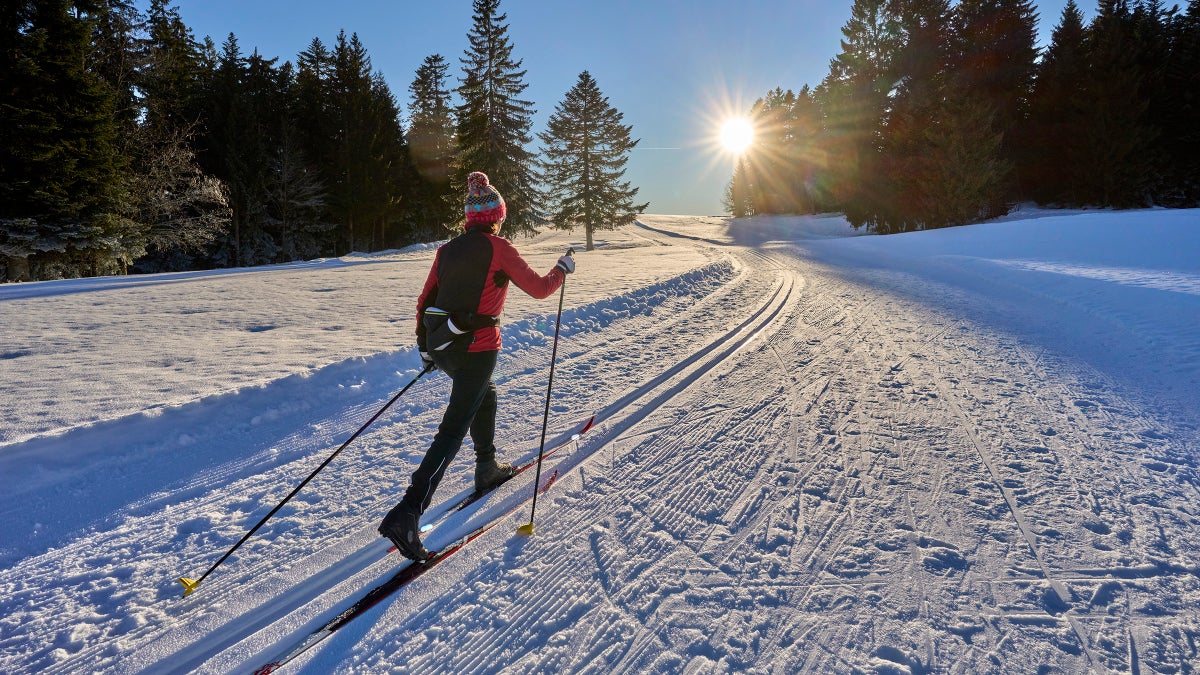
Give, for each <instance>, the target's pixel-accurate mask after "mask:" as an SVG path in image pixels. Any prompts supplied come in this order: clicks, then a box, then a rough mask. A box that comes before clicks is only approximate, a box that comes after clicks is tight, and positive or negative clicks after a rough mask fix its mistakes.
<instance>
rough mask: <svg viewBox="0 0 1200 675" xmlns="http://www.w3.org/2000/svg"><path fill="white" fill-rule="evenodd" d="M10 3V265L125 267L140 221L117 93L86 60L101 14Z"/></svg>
mask: <svg viewBox="0 0 1200 675" xmlns="http://www.w3.org/2000/svg"><path fill="white" fill-rule="evenodd" d="M11 11H12V10H8V12H11ZM8 12H6V17H5V23H6V25H5V26H4V29H3V30H4V32H5V35H4V37H3V40H4V41H5V43H6V45H5V46H6V47H8V49H6V50H4V51H5V55H4V57H3V58H4V59H5V62H4V64H3V65H4V69H3V74H0V78H2V79H0V129H2V131H0V204H4V211H3V212H0V255H3V256H5V258H6V268H7V270H8V275H9V276H10V277H18V278H31V277H32V278H56V277H60V276H77V275H96V274H107V273H113V272H120V271H122V270H123V269H124V266H125V265H127V264H128V263H129V262H130V259H131V248H132V247H133V246H134V245H133V244H131V238H133V235H134V234H135V233H134V232H133V230H134V228H135V226H134V223H133V222H132V221H131V220H129V218H128V215H127V211H126V209H125V207H124V200H123V195H124V190H125V187H126V186H125V182H124V174H123V171H124V163H123V159H122V157H121V156H120V154H119V152H118V126H117V123H116V96H115V94H114V91H113V89H112V88H111V87H110V86H109V84H108V83H107V82H106V81H105V80H104V78H103V77H101V76H100V75H99V74H98V73H97V72H96V71H95V70H93V69H90V68H89V62H91V64H92V65H93V66H94V65H95V63H94V60H93V59H92V55H93V53H94V52H93V48H92V37H93V32H94V29H95V26H94V23H93V19H94V18H95V17H94V15H90V14H88V13H86V12H82V11H78V8H76V7H75V6H74V3H73V2H70V1H68V0H34V1H32V2H24V3H20V6H19V7H18V11H16V12H15V13H11V14H10V13H8Z"/></svg>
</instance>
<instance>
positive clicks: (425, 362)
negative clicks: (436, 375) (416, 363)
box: [421, 352, 438, 373]
mask: <svg viewBox="0 0 1200 675" xmlns="http://www.w3.org/2000/svg"><path fill="white" fill-rule="evenodd" d="M421 365H422V366H425V368H426V369H427V370H429V372H431V373H432V372H433V371H435V370H437V369H438V367H437V364H436V363H434V362H433V357H432V356H430V355H429V352H421Z"/></svg>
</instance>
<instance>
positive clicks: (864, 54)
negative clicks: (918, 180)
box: [816, 0, 902, 227]
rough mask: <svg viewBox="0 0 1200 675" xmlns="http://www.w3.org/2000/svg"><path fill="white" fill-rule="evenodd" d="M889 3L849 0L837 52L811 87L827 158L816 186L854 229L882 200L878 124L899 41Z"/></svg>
mask: <svg viewBox="0 0 1200 675" xmlns="http://www.w3.org/2000/svg"><path fill="white" fill-rule="evenodd" d="M894 4H895V3H894V2H893V0H854V4H853V6H852V7H851V10H850V12H851V18H850V20H849V21H847V22H846V25H845V26H843V27H842V35H843V40H842V51H841V53H839V54H838V55H837V56H836V57H834V59H833V60H832V61H831V62H830V64H829V75H828V76H826V78H825V80H824V81H823V82H822V83H821V85H820V86H819V87H818V88H817V91H816V99H817V100H818V101H819V103H820V106H821V108H822V110H823V111H824V115H825V124H824V127H825V128H824V133H823V135H822V143H821V154H822V155H823V156H826V157H829V158H830V163H829V168H828V170H827V172H826V173H825V175H824V176H823V177H822V178H821V179H819V181H818V184H819V189H820V190H821V191H822V192H823V193H824V194H827V195H829V199H830V201H831V203H832V204H833V205H834V206H835V208H840V209H842V210H843V211H844V212H845V214H846V217H847V219H848V220H849V221H850V222H851V223H852V224H853V225H854V226H855V227H859V226H862V225H863V224H865V223H866V222H867V220H868V218H869V214H871V213H873V212H874V211H875V210H876V207H875V206H874V204H875V203H876V202H877V201H879V199H880V198H881V195H880V193H879V184H880V178H879V171H880V166H879V163H880V156H879V147H880V133H881V124H882V120H883V118H884V114H885V111H886V109H887V106H888V100H889V94H890V92H891V89H892V87H893V85H894V84H895V82H896V80H897V78H896V75H895V67H896V66H895V61H896V56H897V53H898V51H899V49H900V46H901V44H902V36H901V27H900V22H899V17H898V15H897V14H896V13H895V11H894Z"/></svg>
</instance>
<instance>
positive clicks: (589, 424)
mask: <svg viewBox="0 0 1200 675" xmlns="http://www.w3.org/2000/svg"><path fill="white" fill-rule="evenodd" d="M595 423H596V416H595V415H592V416H591V417H589V418H588V421H587V423H586V424H584V425H583V428H582V429H580V430H579V433H578V434H576V436H577V437H578V436H582V435H584V434H586V433H587V432H588V430H589V429H591V428H592V425H593V424H595Z"/></svg>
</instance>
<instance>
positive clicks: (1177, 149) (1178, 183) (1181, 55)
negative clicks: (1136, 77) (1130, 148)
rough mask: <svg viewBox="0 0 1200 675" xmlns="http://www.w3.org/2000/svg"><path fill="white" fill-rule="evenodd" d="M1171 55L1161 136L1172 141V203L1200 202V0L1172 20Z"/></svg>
mask: <svg viewBox="0 0 1200 675" xmlns="http://www.w3.org/2000/svg"><path fill="white" fill-rule="evenodd" d="M1170 25H1171V44H1172V50H1171V57H1170V60H1169V61H1168V64H1167V70H1166V73H1165V88H1166V90H1167V91H1169V92H1171V93H1172V99H1171V104H1170V105H1169V106H1167V110H1166V114H1165V116H1164V119H1163V129H1162V131H1163V134H1162V138H1163V139H1164V140H1166V141H1169V148H1168V152H1167V161H1168V162H1169V165H1170V170H1169V175H1170V176H1171V185H1172V187H1173V188H1174V191H1175V192H1174V194H1168V195H1167V199H1166V200H1165V202H1166V203H1167V204H1169V205H1172V206H1195V205H1196V204H1198V203H1200V0H1191V1H1190V2H1189V3H1188V7H1187V11H1186V13H1185V14H1183V15H1182V16H1179V17H1176V18H1174V19H1173V20H1172V21H1171V24H1170Z"/></svg>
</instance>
